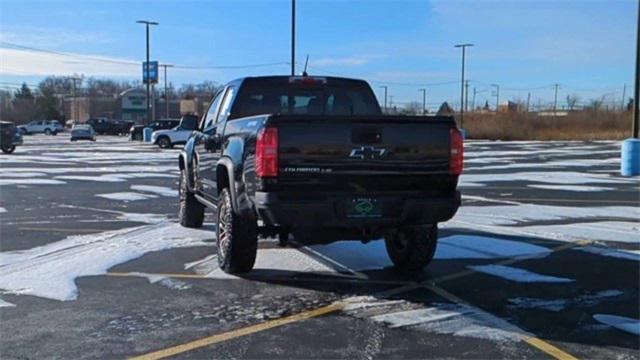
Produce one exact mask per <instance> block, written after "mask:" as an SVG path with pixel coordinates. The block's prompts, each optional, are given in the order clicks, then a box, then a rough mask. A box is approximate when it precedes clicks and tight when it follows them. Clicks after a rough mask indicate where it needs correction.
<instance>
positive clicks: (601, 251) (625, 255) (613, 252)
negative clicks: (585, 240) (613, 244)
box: [575, 246, 640, 261]
mask: <svg viewBox="0 0 640 360" xmlns="http://www.w3.org/2000/svg"><path fill="white" fill-rule="evenodd" d="M575 249H576V250H580V251H585V252H588V253H592V254H597V255H602V256H609V257H614V258H618V259H626V260H635V261H640V253H637V252H633V251H626V250H617V249H612V248H608V247H598V246H580V247H576V248H575Z"/></svg>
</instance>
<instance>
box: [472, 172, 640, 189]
mask: <svg viewBox="0 0 640 360" xmlns="http://www.w3.org/2000/svg"><path fill="white" fill-rule="evenodd" d="M460 179H461V182H460V185H462V186H468V185H470V184H472V185H478V184H480V185H482V183H486V182H505V181H506V182H512V181H526V182H540V183H547V184H556V185H578V184H597V183H603V184H628V183H632V182H633V180H628V179H624V178H618V177H611V176H608V175H606V174H590V173H586V172H574V171H546V172H518V173H507V174H469V173H464V174H463V175H462V176H461V177H460Z"/></svg>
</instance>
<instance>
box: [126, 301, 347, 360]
mask: <svg viewBox="0 0 640 360" xmlns="http://www.w3.org/2000/svg"><path fill="white" fill-rule="evenodd" d="M343 307H344V304H343V303H341V302H340V303H335V304H331V305H327V306H323V307H319V308H316V309H313V310H309V311H305V312H301V313H298V314H295V315H291V316H287V317H283V318H280V319H275V320H270V321H266V322H263V323H259V324H256V325H252V326H247V327H244V328H239V329H236V330H231V331H228V332H224V333H221V334H216V335H212V336H208V337H205V338H202V339H198V340H195V341H191V342H188V343H184V344H181V345H177V346H173V347H169V348H166V349H162V350H158V351H154V352H151V353H147V354H144V355H140V356H135V357H132V358H131V359H132V360H153V359H164V358H166V357H169V356H175V355H179V354H182V353H185V352H189V351H192V350H196V349H199V348H203V347H206V346H211V345H215V344H217V343H221V342H224V341H228V340H232V339H236V338H239V337H242V336H247V335H251V334H255V333H258V332H261V331H265V330H269V329H273V328H277V327H281V326H284V325H287V324H291V323H294V322H298V321H303V320H307V319H311V318H314V317H318V316H323V315H327V314H331V313H335V312H337V311H339V310H341V309H342V308H343Z"/></svg>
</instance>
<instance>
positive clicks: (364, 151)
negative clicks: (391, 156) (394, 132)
mask: <svg viewBox="0 0 640 360" xmlns="http://www.w3.org/2000/svg"><path fill="white" fill-rule="evenodd" d="M386 154H387V149H385V148H377V147H374V146H361V147H358V148H353V150H351V153H350V154H349V157H350V158H354V159H362V160H365V159H367V160H375V159H380V158H382V157H383V156H385V155H386Z"/></svg>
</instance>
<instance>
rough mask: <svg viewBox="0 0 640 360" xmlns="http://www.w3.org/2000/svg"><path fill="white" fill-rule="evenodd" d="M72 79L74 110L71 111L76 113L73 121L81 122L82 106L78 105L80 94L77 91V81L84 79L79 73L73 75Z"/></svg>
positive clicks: (75, 122)
mask: <svg viewBox="0 0 640 360" xmlns="http://www.w3.org/2000/svg"><path fill="white" fill-rule="evenodd" d="M71 80H72V81H73V110H72V111H71V112H72V113H75V119H74V121H73V123H74V124H77V123H79V122H80V107H79V106H78V95H77V92H76V81H82V78H81V77H78V76H77V75H74V76H73V77H71Z"/></svg>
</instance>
